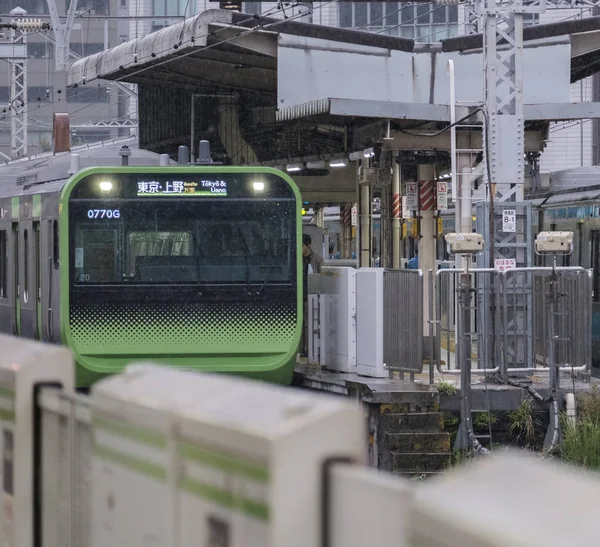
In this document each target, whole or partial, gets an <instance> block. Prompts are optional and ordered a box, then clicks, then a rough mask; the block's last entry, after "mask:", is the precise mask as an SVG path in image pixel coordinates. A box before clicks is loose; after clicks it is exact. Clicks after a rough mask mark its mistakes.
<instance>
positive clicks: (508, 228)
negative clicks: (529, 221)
mask: <svg viewBox="0 0 600 547" xmlns="http://www.w3.org/2000/svg"><path fill="white" fill-rule="evenodd" d="M502 231H503V232H516V231H517V212H516V211H515V210H514V209H504V211H503V212H502Z"/></svg>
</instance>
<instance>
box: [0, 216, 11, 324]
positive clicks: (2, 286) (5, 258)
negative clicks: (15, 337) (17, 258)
mask: <svg viewBox="0 0 600 547" xmlns="http://www.w3.org/2000/svg"><path fill="white" fill-rule="evenodd" d="M6 226H7V225H6V224H4V223H3V224H2V229H0V306H1V307H0V331H2V332H5V333H8V334H12V333H13V330H12V323H13V319H12V314H13V313H14V312H13V309H12V308H13V306H12V301H11V300H10V290H9V289H10V287H9V284H8V279H9V275H8V271H9V258H10V255H9V237H8V236H9V233H10V231H8V230H6Z"/></svg>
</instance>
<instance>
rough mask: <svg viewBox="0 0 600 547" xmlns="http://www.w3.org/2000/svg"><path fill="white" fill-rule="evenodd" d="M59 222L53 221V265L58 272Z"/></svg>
mask: <svg viewBox="0 0 600 547" xmlns="http://www.w3.org/2000/svg"><path fill="white" fill-rule="evenodd" d="M58 250H59V246H58V220H53V221H52V263H53V264H54V269H55V270H58V252H59V251H58Z"/></svg>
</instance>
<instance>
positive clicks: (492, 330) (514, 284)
mask: <svg viewBox="0 0 600 547" xmlns="http://www.w3.org/2000/svg"><path fill="white" fill-rule="evenodd" d="M464 273H465V272H464V271H463V270H457V269H452V270H450V269H442V270H438V271H437V272H433V271H430V272H429V275H430V279H431V283H430V298H431V300H432V301H433V302H434V303H435V305H434V306H433V307H434V308H435V313H434V314H433V317H432V318H431V321H430V336H431V340H432V341H433V345H434V346H435V347H434V350H433V351H434V354H435V355H436V366H437V369H438V371H439V372H440V373H444V374H458V373H459V372H460V367H461V363H463V362H465V356H464V354H461V351H463V349H464V352H467V353H468V355H467V356H466V359H468V361H469V363H470V364H471V365H472V367H470V368H471V373H472V374H488V375H489V374H498V375H499V377H500V378H501V379H502V380H503V381H507V380H508V378H509V377H511V376H520V375H524V374H531V373H533V372H548V371H549V369H550V367H551V366H556V367H558V370H560V371H562V372H569V373H572V374H574V373H584V375H589V370H590V367H591V359H592V357H591V344H592V339H591V317H592V282H591V272H590V271H587V270H584V269H583V268H579V267H573V268H556V269H552V268H516V269H511V270H506V271H504V272H499V271H497V270H494V269H488V268H479V269H474V270H470V271H469V278H470V287H471V289H470V294H471V296H470V298H469V299H468V301H467V300H464V299H463V301H462V302H461V301H460V298H459V292H458V290H459V289H458V280H459V279H460V276H461V275H463V274H464ZM434 285H435V286H436V288H435V290H434V288H433V287H434ZM531 289H533V290H531ZM528 293H530V294H532V298H531V299H528V298H527V294H528ZM484 296H485V298H484ZM455 302H458V305H456V304H455ZM465 306H466V307H467V308H468V310H467V311H469V312H470V313H468V314H467V315H465V314H464V311H465ZM465 317H468V319H469V322H468V324H465V321H464V318H465ZM459 342H460V343H459ZM461 348H463V349H461ZM464 352H463V353H464ZM442 363H444V366H443V365H442ZM430 381H433V375H432V374H430Z"/></svg>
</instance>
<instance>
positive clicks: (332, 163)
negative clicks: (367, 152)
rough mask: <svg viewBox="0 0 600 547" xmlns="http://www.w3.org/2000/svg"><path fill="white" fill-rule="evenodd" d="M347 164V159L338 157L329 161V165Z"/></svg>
mask: <svg viewBox="0 0 600 547" xmlns="http://www.w3.org/2000/svg"><path fill="white" fill-rule="evenodd" d="M347 165H348V160H346V159H343V158H340V159H337V160H331V161H330V162H329V167H346V166H347Z"/></svg>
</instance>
